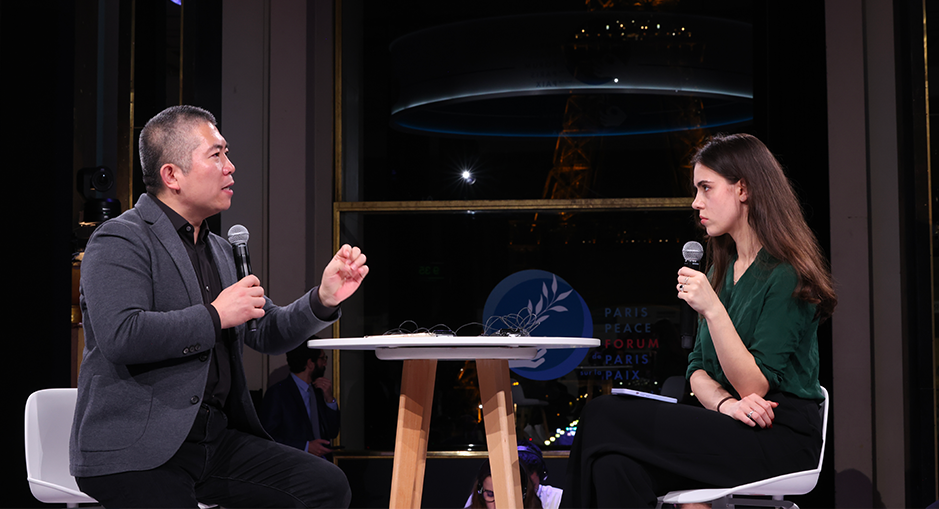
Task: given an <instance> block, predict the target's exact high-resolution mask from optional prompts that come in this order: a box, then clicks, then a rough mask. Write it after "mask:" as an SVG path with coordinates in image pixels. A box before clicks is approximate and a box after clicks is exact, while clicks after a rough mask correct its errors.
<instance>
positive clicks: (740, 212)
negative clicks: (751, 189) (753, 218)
mask: <svg viewBox="0 0 939 509" xmlns="http://www.w3.org/2000/svg"><path fill="white" fill-rule="evenodd" d="M694 185H695V189H697V193H696V194H695V198H694V201H693V202H692V203H691V206H692V208H694V209H695V210H697V211H698V217H699V218H700V220H701V224H702V225H703V226H704V228H705V229H706V230H707V232H708V235H709V236H711V237H717V236H720V235H723V234H725V233H729V234H730V236H731V237H735V235H734V234H735V233H737V232H739V231H740V230H741V228H749V225H748V224H747V213H746V211H747V207H746V197H747V195H746V189H745V188H744V186H743V184H741V183H740V182H737V183H736V184H731V183H730V182H729V181H728V180H727V179H725V178H724V177H722V176H721V175H720V174H719V173H717V172H716V171H714V170H712V169H710V168H708V167H707V166H704V165H703V164H701V163H698V164H696V165H695V166H694ZM735 238H736V237H735Z"/></svg>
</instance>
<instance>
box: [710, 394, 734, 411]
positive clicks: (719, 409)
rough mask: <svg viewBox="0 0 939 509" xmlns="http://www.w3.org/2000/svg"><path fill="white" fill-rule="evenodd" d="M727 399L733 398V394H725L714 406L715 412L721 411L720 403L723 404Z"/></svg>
mask: <svg viewBox="0 0 939 509" xmlns="http://www.w3.org/2000/svg"><path fill="white" fill-rule="evenodd" d="M728 399H734V397H733V396H727V397H726V398H724V399H722V400H720V401H719V402H718V403H717V407H715V408H714V411H715V412H717V413H720V412H721V405H723V404H724V403H726V402H727V400H728Z"/></svg>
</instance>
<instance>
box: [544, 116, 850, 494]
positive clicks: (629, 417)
mask: <svg viewBox="0 0 939 509" xmlns="http://www.w3.org/2000/svg"><path fill="white" fill-rule="evenodd" d="M692 162H693V163H694V177H693V183H694V186H695V189H696V195H695V199H694V202H693V203H692V207H693V208H694V209H695V211H697V214H698V217H699V220H700V222H701V225H702V226H703V227H704V229H705V230H706V231H707V237H708V239H707V253H708V263H707V265H708V269H707V273H702V272H699V271H696V270H693V269H691V268H688V267H682V268H681V269H680V270H679V272H678V276H677V281H676V285H675V289H676V290H677V292H678V298H680V299H682V300H684V301H685V302H687V303H688V304H689V305H690V306H691V308H692V309H694V310H695V311H696V312H698V314H699V316H700V322H699V323H700V327H699V329H698V336H697V340H696V343H695V347H694V350H693V351H692V353H691V354H690V355H689V358H688V360H689V365H688V370H687V376H688V378H689V380H690V382H691V388H692V391H693V392H694V395H695V397H696V398H697V399H698V401H699V402H700V403H701V406H702V407H703V408H698V407H693V406H689V405H680V404H679V405H676V404H670V403H662V402H659V401H653V400H646V399H640V398H630V397H626V396H606V397H601V398H598V399H596V400H594V401H593V402H591V403H590V404H589V405H587V407H586V408H585V409H584V412H583V414H582V415H581V423H580V428H579V429H578V431H577V435H576V437H575V441H574V445H573V448H572V450H571V455H570V459H569V461H568V479H567V486H566V487H565V489H564V498H563V501H562V507H654V506H655V503H656V498H657V496H659V495H662V494H664V493H666V492H668V491H670V490H673V489H688V488H697V487H707V486H711V487H730V486H736V485H740V484H744V483H747V482H752V481H756V480H759V479H764V478H768V477H772V476H775V475H781V474H785V473H789V472H795V471H799V470H806V469H811V468H814V467H815V466H816V465H817V464H818V458H819V454H820V452H821V451H820V446H821V418H820V416H819V413H818V403H819V402H820V401H821V400H822V398H823V396H822V392H821V388H820V387H819V384H818V363H819V360H818V338H817V329H818V325H819V323H820V322H821V321H822V320H824V319H826V318H828V317H829V316H830V315H831V313H832V311H833V310H834V308H835V305H836V304H837V298H836V296H835V293H834V290H833V288H832V281H831V275H830V272H829V270H828V267H827V264H826V262H825V259H824V256H823V254H822V250H821V248H820V247H819V245H818V241H817V240H816V239H815V235H814V234H813V233H812V231H811V230H810V229H809V227H808V225H807V224H806V223H805V219H804V218H803V214H802V210H801V207H800V206H799V202H798V200H797V198H796V195H795V192H794V191H793V189H792V186H791V185H790V183H789V181H788V179H787V178H786V176H785V174H784V172H783V169H782V167H781V166H780V164H779V162H778V161H777V160H776V158H775V157H773V155H772V154H771V153H770V151H769V150H768V149H767V148H766V146H765V145H763V143H762V142H760V141H759V140H758V139H756V138H755V137H753V136H750V135H746V134H735V135H727V136H716V137H714V138H712V139H711V140H710V141H708V142H707V143H706V144H705V145H704V146H702V147H701V148H700V149H699V150H698V152H697V154H696V155H695V157H694V158H693V160H692Z"/></svg>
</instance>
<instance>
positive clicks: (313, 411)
mask: <svg viewBox="0 0 939 509" xmlns="http://www.w3.org/2000/svg"><path fill="white" fill-rule="evenodd" d="M311 339H318V338H317V337H316V336H314V337H313V338H311ZM327 361H328V356H327V355H326V351H325V350H320V349H316V348H308V347H307V346H306V344H301V345H300V346H298V347H296V348H294V349H293V350H291V351H289V352H287V366H288V367H289V368H290V375H289V376H287V378H285V379H284V380H281V381H280V382H277V383H276V384H274V385H272V386H271V387H270V388H269V389H268V390H267V393H266V394H264V402H263V404H262V405H261V424H262V425H263V426H264V429H265V430H266V431H267V432H268V433H269V434H270V435H271V438H273V439H274V440H275V441H277V442H279V443H282V444H284V445H289V446H290V447H294V448H296V449H300V450H303V451H307V452H309V453H310V454H312V455H314V456H320V457H325V458H326V459H330V457H329V456H330V451H331V450H332V449H331V448H330V447H329V441H330V440H332V439H333V438H335V437H336V435H338V434H339V406H338V404H337V403H336V399H335V398H334V397H333V384H332V382H331V381H330V380H329V379H328V378H325V377H324V376H323V375H324V374H325V372H326V364H327Z"/></svg>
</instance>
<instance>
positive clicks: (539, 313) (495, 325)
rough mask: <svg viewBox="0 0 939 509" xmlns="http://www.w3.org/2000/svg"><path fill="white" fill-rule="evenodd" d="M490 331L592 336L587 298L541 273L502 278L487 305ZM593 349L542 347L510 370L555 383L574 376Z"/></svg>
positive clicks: (576, 336)
mask: <svg viewBox="0 0 939 509" xmlns="http://www.w3.org/2000/svg"><path fill="white" fill-rule="evenodd" d="M483 320H484V323H485V324H486V326H487V333H490V334H491V333H493V332H495V331H498V330H500V329H521V330H523V331H525V332H527V333H528V334H529V335H531V336H539V337H575V338H590V337H593V318H592V317H591V316H590V310H589V309H587V303H586V302H584V299H583V298H582V297H581V296H580V294H578V293H577V292H576V291H574V289H573V288H571V285H569V284H567V281H564V280H563V279H561V278H559V277H557V276H556V275H554V274H552V273H550V272H546V271H543V270H523V271H521V272H516V273H515V274H512V275H511V276H509V277H507V278H505V279H503V280H502V281H501V282H499V284H498V285H496V287H495V288H493V290H492V292H490V293H489V298H487V299H486V305H485V306H484V307H483ZM588 350H589V348H560V349H541V350H538V355H537V356H536V357H535V358H534V359H532V360H530V361H509V368H511V369H512V371H514V372H515V373H516V374H518V375H520V376H523V377H525V378H529V379H531V380H554V379H557V378H560V377H562V376H564V375H566V374H568V373H570V372H571V370H573V369H574V368H576V367H577V366H578V365H579V364H580V363H581V361H583V360H584V357H586V355H587V351H588Z"/></svg>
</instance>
